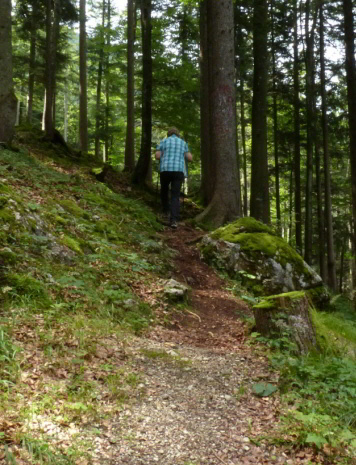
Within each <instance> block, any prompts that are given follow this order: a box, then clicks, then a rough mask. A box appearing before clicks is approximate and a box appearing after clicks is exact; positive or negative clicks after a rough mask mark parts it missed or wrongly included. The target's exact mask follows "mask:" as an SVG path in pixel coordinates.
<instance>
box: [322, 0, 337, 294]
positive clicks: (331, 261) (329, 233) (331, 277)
mask: <svg viewBox="0 0 356 465" xmlns="http://www.w3.org/2000/svg"><path fill="white" fill-rule="evenodd" d="M324 29H325V25H324V15H323V4H321V6H320V85H321V100H322V128H323V152H324V182H325V219H326V244H327V255H328V285H329V287H330V289H332V290H333V291H334V292H336V291H337V282H336V267H335V252H334V231H333V219H332V206H331V173H330V155H329V131H328V116H327V101H326V86H325V54H324V49H325V46H324Z"/></svg>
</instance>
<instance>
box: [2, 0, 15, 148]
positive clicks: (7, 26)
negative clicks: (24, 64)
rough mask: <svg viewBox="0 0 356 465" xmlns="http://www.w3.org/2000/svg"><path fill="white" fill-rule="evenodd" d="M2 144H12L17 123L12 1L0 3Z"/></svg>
mask: <svg viewBox="0 0 356 465" xmlns="http://www.w3.org/2000/svg"><path fill="white" fill-rule="evenodd" d="M0 44H1V52H0V142H5V143H10V142H11V140H12V138H13V135H14V131H15V121H16V106H17V105H16V97H15V94H14V90H13V81H12V43H11V0H1V3H0Z"/></svg>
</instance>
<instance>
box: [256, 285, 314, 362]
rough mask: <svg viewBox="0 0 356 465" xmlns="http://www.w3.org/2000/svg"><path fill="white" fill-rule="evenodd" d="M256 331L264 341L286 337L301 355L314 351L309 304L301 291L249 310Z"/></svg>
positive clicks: (273, 298) (277, 297) (272, 297)
mask: <svg viewBox="0 0 356 465" xmlns="http://www.w3.org/2000/svg"><path fill="white" fill-rule="evenodd" d="M253 311H254V315H255V320H256V329H257V331H258V332H259V333H260V334H261V335H262V336H266V337H281V336H282V335H287V336H289V337H290V338H291V341H292V342H295V344H296V345H297V347H298V350H299V352H300V353H302V354H306V353H308V352H309V351H310V350H311V349H314V350H315V349H316V350H318V343H317V340H316V333H315V329H314V326H313V323H312V320H311V317H310V311H309V301H308V298H307V297H306V295H305V293H304V292H303V291H297V292H288V293H285V294H280V295H274V296H270V297H267V298H266V299H265V300H264V301H262V302H261V303H259V304H257V305H255V306H254V307H253Z"/></svg>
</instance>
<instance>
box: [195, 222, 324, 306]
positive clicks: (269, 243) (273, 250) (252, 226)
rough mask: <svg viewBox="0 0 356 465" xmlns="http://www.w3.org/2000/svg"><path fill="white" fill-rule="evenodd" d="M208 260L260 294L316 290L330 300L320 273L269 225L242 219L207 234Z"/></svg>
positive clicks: (204, 253)
mask: <svg viewBox="0 0 356 465" xmlns="http://www.w3.org/2000/svg"><path fill="white" fill-rule="evenodd" d="M200 250H201V254H202V257H203V258H204V260H205V261H207V262H209V263H210V264H213V265H214V266H216V267H217V268H219V269H222V270H225V271H227V272H228V274H229V275H230V276H231V277H232V278H234V279H239V280H241V281H242V282H243V284H244V285H245V286H247V287H248V288H249V289H250V290H251V291H252V292H254V293H255V294H256V295H271V294H281V293H284V292H290V291H296V290H309V289H310V290H313V291H312V293H313V295H314V297H316V300H317V301H319V302H320V301H322V300H323V299H325V300H328V293H327V290H326V288H325V286H324V285H323V281H322V279H321V278H320V276H319V275H318V274H317V273H316V272H315V271H314V270H313V269H312V268H311V267H310V266H309V265H308V264H307V263H306V262H305V261H304V260H303V258H302V257H301V256H300V255H299V254H298V253H297V252H296V251H295V250H294V249H293V248H292V247H291V246H290V245H289V244H287V242H286V241H285V240H284V239H282V238H281V237H279V236H277V234H276V233H275V232H274V231H273V230H272V229H271V228H270V227H268V226H266V225H265V224H263V223H260V222H259V221H257V220H255V219H254V218H240V219H239V220H237V221H235V222H234V223H231V224H229V225H227V226H224V227H221V228H219V229H217V230H215V231H214V232H212V233H211V234H208V235H206V236H204V238H203V240H202V243H201V245H200Z"/></svg>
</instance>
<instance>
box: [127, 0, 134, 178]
mask: <svg viewBox="0 0 356 465" xmlns="http://www.w3.org/2000/svg"><path fill="white" fill-rule="evenodd" d="M135 9H136V5H135V1H134V0H128V1H127V122H126V144H125V171H130V172H132V171H133V170H134V169H135V98H134V95H135V74H134V64H135V53H134V52H135V50H134V48H135V27H136V24H135V23H136V21H135V16H136V15H135Z"/></svg>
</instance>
